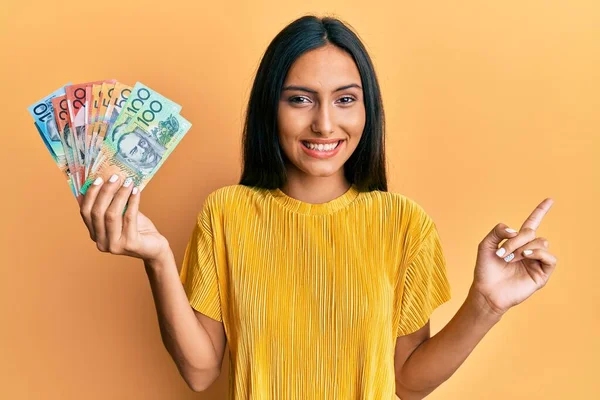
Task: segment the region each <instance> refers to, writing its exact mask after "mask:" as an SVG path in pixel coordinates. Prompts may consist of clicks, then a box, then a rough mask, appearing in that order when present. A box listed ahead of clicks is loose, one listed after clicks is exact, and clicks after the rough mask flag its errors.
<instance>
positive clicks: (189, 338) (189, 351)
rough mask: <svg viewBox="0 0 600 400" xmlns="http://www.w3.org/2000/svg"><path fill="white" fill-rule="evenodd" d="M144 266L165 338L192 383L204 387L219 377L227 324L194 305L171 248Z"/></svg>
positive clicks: (180, 367) (182, 373)
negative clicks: (224, 325)
mask: <svg viewBox="0 0 600 400" xmlns="http://www.w3.org/2000/svg"><path fill="white" fill-rule="evenodd" d="M144 266H145V269H146V273H147V275H148V279H149V281H150V286H151V288H152V295H153V298H154V303H155V306H156V313H157V315H158V322H159V326H160V334H161V337H162V341H163V343H164V345H165V347H166V349H167V351H168V352H169V354H170V355H171V357H172V358H173V360H174V361H175V364H176V365H177V369H178V370H179V372H180V374H181V376H182V377H183V378H184V380H185V381H186V383H187V384H188V386H189V387H190V388H191V389H192V390H194V391H202V390H204V389H206V388H207V387H209V386H210V384H211V383H212V382H213V381H214V380H215V379H217V377H218V376H219V374H220V372H221V362H222V360H223V352H224V348H225V335H224V333H223V324H222V323H221V322H218V321H214V320H212V319H210V318H208V317H206V316H204V315H202V314H200V313H198V312H195V310H194V309H193V308H192V307H191V306H190V304H189V302H188V299H187V296H186V294H185V291H184V288H183V286H182V285H181V280H180V279H179V274H178V272H177V266H176V263H175V258H174V256H173V253H172V251H171V249H170V248H169V251H168V253H166V254H164V255H162V256H161V257H160V258H158V259H157V260H154V261H144Z"/></svg>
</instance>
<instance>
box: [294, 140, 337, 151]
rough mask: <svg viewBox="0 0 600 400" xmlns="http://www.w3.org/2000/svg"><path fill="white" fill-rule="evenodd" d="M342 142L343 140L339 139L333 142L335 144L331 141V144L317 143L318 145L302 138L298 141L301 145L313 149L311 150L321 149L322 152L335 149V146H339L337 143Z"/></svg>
mask: <svg viewBox="0 0 600 400" xmlns="http://www.w3.org/2000/svg"><path fill="white" fill-rule="evenodd" d="M342 142H343V140H339V141H338V142H337V143H335V144H333V143H332V144H327V145H324V144H319V145H317V144H314V143H310V142H306V141H304V140H301V141H300V143H302V145H303V146H304V147H306V148H307V149H309V150H313V151H322V152H324V153H326V152H328V151H332V150H335V149H336V148H338V146H339V145H340V143H342Z"/></svg>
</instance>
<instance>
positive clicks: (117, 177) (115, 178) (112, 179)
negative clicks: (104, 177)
mask: <svg viewBox="0 0 600 400" xmlns="http://www.w3.org/2000/svg"><path fill="white" fill-rule="evenodd" d="M117 179H119V176H118V175H117V174H113V175H112V176H111V177H110V179H109V180H108V181H109V182H111V183H112V182H116V181H117Z"/></svg>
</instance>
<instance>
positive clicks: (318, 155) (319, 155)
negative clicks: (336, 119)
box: [300, 139, 346, 159]
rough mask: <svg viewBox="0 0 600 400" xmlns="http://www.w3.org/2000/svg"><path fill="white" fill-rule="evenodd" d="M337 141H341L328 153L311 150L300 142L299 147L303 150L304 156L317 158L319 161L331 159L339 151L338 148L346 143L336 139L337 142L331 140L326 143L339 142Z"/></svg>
mask: <svg viewBox="0 0 600 400" xmlns="http://www.w3.org/2000/svg"><path fill="white" fill-rule="evenodd" d="M339 141H341V143H340V144H339V145H338V146H337V147H336V148H335V149H333V150H330V151H318V150H311V149H309V148H308V147H306V146H305V145H304V144H303V143H302V142H300V147H302V150H304V152H305V153H306V154H308V155H309V156H311V157H314V158H319V159H325V158H331V157H333V156H335V155H336V154H337V153H338V152H339V151H340V148H341V147H342V146H343V145H344V143H345V142H346V140H344V139H337V140H333V141H331V140H328V141H327V143H335V142H339ZM311 142H312V141H311Z"/></svg>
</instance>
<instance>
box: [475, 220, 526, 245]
mask: <svg viewBox="0 0 600 400" xmlns="http://www.w3.org/2000/svg"><path fill="white" fill-rule="evenodd" d="M507 229H509V230H511V232H509V231H507ZM513 230H514V229H511V228H509V226H508V225H506V224H503V223H499V224H498V225H496V226H495V227H494V229H492V230H491V231H490V233H488V234H487V235H486V237H484V238H483V240H482V241H481V243H480V244H479V248H480V249H484V250H491V251H493V252H496V250H498V245H499V244H500V243H501V242H502V241H503V240H504V239H510V238H513V237H515V236H517V235H518V234H519V232H517V231H514V232H512V231H513Z"/></svg>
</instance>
